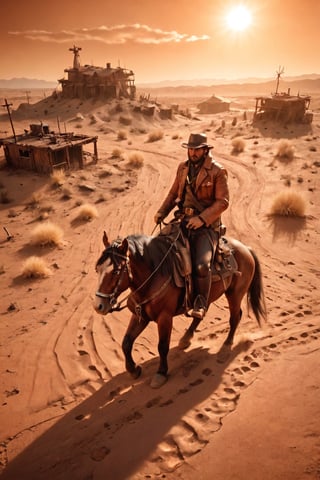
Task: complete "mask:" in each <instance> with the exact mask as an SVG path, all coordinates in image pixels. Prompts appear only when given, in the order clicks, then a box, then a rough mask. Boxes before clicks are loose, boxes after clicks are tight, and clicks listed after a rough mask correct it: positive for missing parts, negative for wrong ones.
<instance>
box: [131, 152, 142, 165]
mask: <svg viewBox="0 0 320 480" xmlns="http://www.w3.org/2000/svg"><path fill="white" fill-rule="evenodd" d="M143 162H144V158H143V155H142V154H141V153H139V152H134V153H131V154H130V155H129V158H128V165H129V166H130V167H133V168H142V167H143Z"/></svg>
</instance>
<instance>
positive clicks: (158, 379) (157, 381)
mask: <svg viewBox="0 0 320 480" xmlns="http://www.w3.org/2000/svg"><path fill="white" fill-rule="evenodd" d="M167 380H168V378H167V376H166V375H163V374H162V373H156V374H155V375H154V377H153V379H152V380H151V383H150V386H151V388H160V387H162V385H164V384H165V383H166V381H167Z"/></svg>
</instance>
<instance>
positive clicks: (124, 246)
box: [119, 238, 129, 256]
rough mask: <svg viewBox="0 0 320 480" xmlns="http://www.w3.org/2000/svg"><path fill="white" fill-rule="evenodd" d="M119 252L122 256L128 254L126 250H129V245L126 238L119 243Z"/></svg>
mask: <svg viewBox="0 0 320 480" xmlns="http://www.w3.org/2000/svg"><path fill="white" fill-rule="evenodd" d="M119 250H120V251H121V252H122V253H123V255H125V256H126V255H127V254H128V250H129V243H128V239H127V238H124V239H123V240H122V242H121V245H120V246H119Z"/></svg>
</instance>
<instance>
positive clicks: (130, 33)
mask: <svg viewBox="0 0 320 480" xmlns="http://www.w3.org/2000/svg"><path fill="white" fill-rule="evenodd" d="M9 34H10V35H16V36H22V37H24V38H27V39H29V40H35V41H38V42H51V43H70V42H84V41H94V42H101V43H106V44H108V45H121V44H125V43H127V42H133V43H139V44H154V45H158V44H163V43H180V42H197V41H201V40H209V38H210V37H209V36H208V35H201V36H198V35H189V34H186V33H179V32H176V31H174V30H173V31H169V32H168V31H165V30H161V29H160V28H151V27H149V26H148V25H141V24H139V23H135V24H132V25H114V26H111V27H107V26H105V25H102V26H100V27H96V28H81V29H77V30H62V31H60V32H48V31H46V30H25V31H15V32H9Z"/></svg>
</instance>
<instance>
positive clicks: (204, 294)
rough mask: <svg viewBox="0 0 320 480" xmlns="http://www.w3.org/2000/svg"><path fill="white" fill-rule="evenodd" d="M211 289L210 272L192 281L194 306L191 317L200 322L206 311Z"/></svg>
mask: <svg viewBox="0 0 320 480" xmlns="http://www.w3.org/2000/svg"><path fill="white" fill-rule="evenodd" d="M210 288H211V271H210V270H209V272H208V274H207V275H206V276H205V277H199V276H196V277H195V279H194V294H195V295H194V298H195V300H194V304H193V310H192V312H191V316H192V317H194V318H199V319H200V320H202V319H203V318H204V316H205V314H206V312H207V310H208V299H209V294H210Z"/></svg>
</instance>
